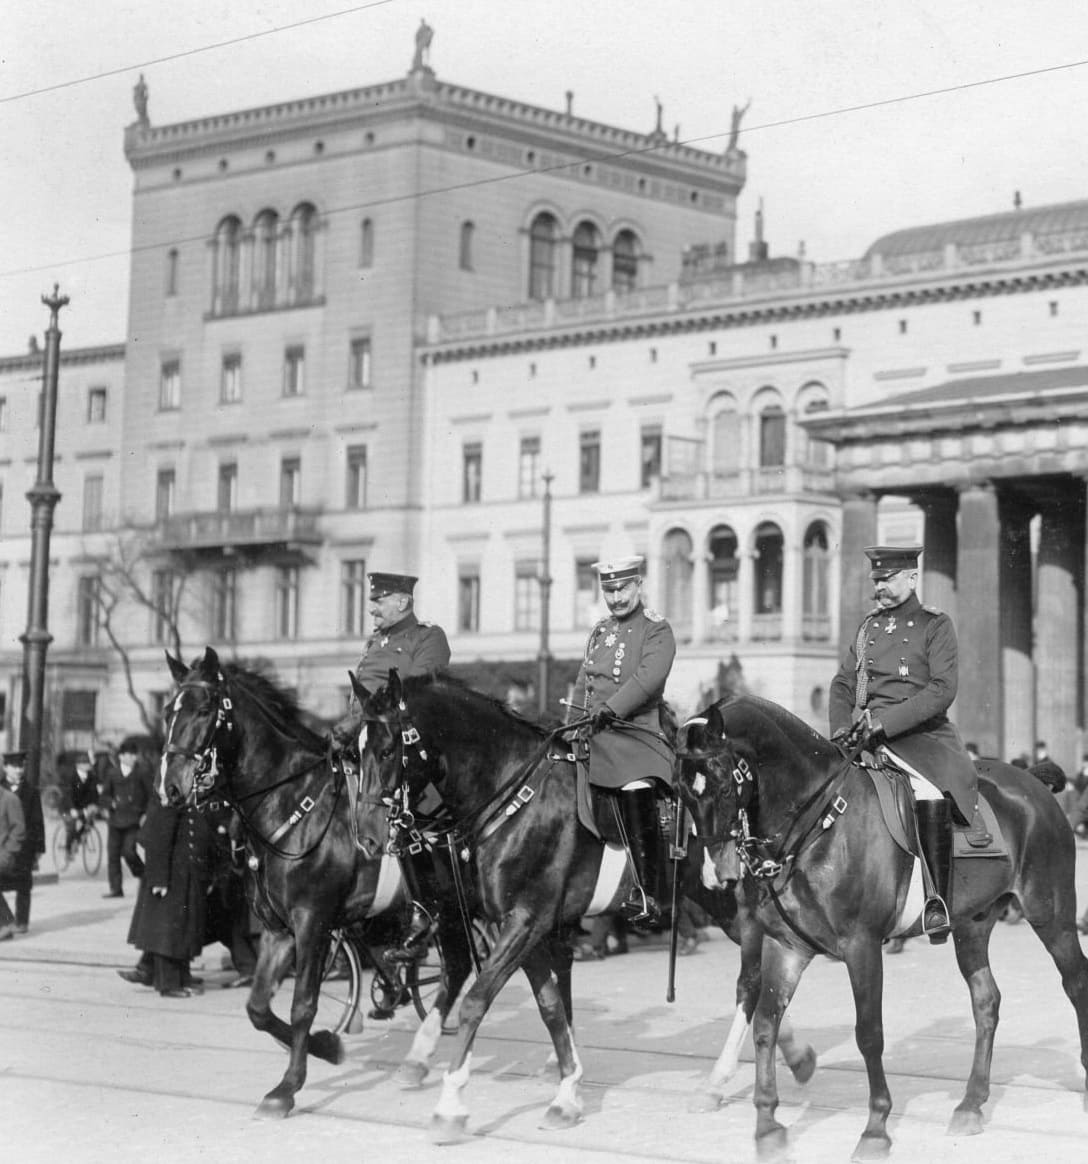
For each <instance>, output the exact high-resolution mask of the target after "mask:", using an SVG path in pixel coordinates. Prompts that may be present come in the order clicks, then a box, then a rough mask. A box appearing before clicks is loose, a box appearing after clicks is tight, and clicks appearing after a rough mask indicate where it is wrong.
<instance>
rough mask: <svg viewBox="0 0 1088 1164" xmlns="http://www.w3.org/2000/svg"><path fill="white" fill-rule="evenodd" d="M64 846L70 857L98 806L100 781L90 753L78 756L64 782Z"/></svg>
mask: <svg viewBox="0 0 1088 1164" xmlns="http://www.w3.org/2000/svg"><path fill="white" fill-rule="evenodd" d="M63 791H64V834H65V835H64V847H65V850H66V851H67V853H68V857H69V858H71V856H72V846H73V845H74V844H75V842H76V838H77V837H78V836H79V835H80V834H81V833H82V832H83V830H84V829H85V828H86V827H87V826H88V825H89V824H90V822H91V821H93V820H94V818H95V815H96V810H97V807H98V781H97V780H95V776H94V758H93V756H91V754H90V753H88V754H87V755H80V756H77V757H76V760H75V763H74V764H73V766H72V769H71V771H70V772H68V773H67V775H66V776H65V779H64V784H63Z"/></svg>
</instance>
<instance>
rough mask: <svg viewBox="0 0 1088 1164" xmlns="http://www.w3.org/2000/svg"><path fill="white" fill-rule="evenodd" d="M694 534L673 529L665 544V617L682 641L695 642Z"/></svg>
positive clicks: (668, 534) (663, 553)
mask: <svg viewBox="0 0 1088 1164" xmlns="http://www.w3.org/2000/svg"><path fill="white" fill-rule="evenodd" d="M691 555H692V542H691V535H690V534H689V533H688V532H687V531H686V530H682V529H673V530H669V532H668V533H667V534H666V535H665V540H664V543H663V544H662V564H663V565H664V567H665V617H666V618H668V620H669V622H670V623H671V624H672V629H673V631H674V632H675V634H676V637H677V638H678V639H682V640H684V641H690V639H691V613H692V611H691V578H692V561H691Z"/></svg>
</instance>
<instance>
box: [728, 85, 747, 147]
mask: <svg viewBox="0 0 1088 1164" xmlns="http://www.w3.org/2000/svg"><path fill="white" fill-rule="evenodd" d="M751 104H752V99H751V97H749V98H748V100H747V102H746V103H745V104H744V105H734V106H733V117H732V123H731V124H730V126H729V144H728V145H727V146H726V147H725V152H726V153H727V154H735V153H737V152H738V150H739V149H740V147H739V146H738V145H737V138H739V137H740V123H741V121H742V120H743V119H744V115H745V114H746V113H747V112H748V107H749V106H750V105H751Z"/></svg>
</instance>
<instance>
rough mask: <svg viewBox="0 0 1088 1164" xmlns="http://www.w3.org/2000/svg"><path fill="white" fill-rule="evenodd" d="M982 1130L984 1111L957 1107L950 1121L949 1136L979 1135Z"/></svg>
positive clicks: (947, 1133)
mask: <svg viewBox="0 0 1088 1164" xmlns="http://www.w3.org/2000/svg"><path fill="white" fill-rule="evenodd" d="M981 1131H982V1112H980V1111H974V1110H971V1109H969V1108H956V1110H955V1111H954V1112H953V1113H952V1118H951V1120H949V1121H948V1131H947V1132H946V1133H945V1134H946V1135H949V1136H977V1135H979V1133H980V1132H981Z"/></svg>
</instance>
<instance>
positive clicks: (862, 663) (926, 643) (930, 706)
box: [828, 593, 978, 822]
mask: <svg viewBox="0 0 1088 1164" xmlns="http://www.w3.org/2000/svg"><path fill="white" fill-rule="evenodd" d="M957 683H958V664H957V646H956V632H955V630H954V629H953V627H952V620H951V619H950V618H949V617H948V615H947V614H944V613H942V612H941V611H939V610H935V609H934V608H933V607H931V606H923V605H922V603H921V602H919V601H918V597H917V595H915V594H914V593H911V595H910V596H909V597H908V598H907V599H906V601H905V602H902V603H901V604H900V605H899V606H895V607H892V608H891V609H890V610H884V609H881V608H879V607H878V608H877V609H876V610H873V611H870V612H869V614H867V615H866V616H865V619H864V620H863V621H862V624H861V626H860V627H859V629H858V634H857V638H856V639H855V641H854V643H853V644H852V645H851V647H850V650H849V652H848V653H847V656H846V658H845V659H844V660H843V664H842V667H841V668H840V669H839V672H838V674H837V675H836V676H835V678H834V679H833V680H832V681H831V692H830V697H829V700H828V715H829V718H830V721H831V734H832V735H834V734H835V733H836V732H837V731H840V730H842V729H845V728H849V727H850V725H851V723H852V722H853V720H854V719H856V718H857V716H858V715H859V714H860V713H861V712H862V711H864V710H866V709H868V710H869V711H870V712H871V713H872V716H873V718H874V719H876V720H879V721H880V723H881V724H883V726H884V732H885V735H886V736H887V737H888V743H889V744H890V746H891V748H892V750H893V751H894V752H896V753H898V754H899V755H900V756H902V757H903V759H904V760H906V761H907V763H908V764H911V765H912V766H913V767H915V768H917V769H918V771H919V772H921V773H922V775H923V776H925V777H926V778H927V779H928V780H931V781H932V782H933V783H934V784H935V785H936V786H937V787H938V788H939V789H940V790H941V791H942V792H945V793H948V794H949V795H950V796H951V797H952V799H953V801H954V803H955V806H956V810H957V812H958V813H959V815H960V816H961V817H962V818H963V820H964V821H965V822H969V821H970V820H971V817H972V816H973V815H974V811H975V805H976V803H977V801H978V780H977V776H976V773H975V766H974V764H973V763H972V762H971V757H970V756H968V754H967V750H966V749H965V748H964V746H963V742H962V740H961V739H960V735H959V732H958V731H957V730H956V728H955V726H954V725H953V724H951V723H950V722H949V720H948V716H947V714H946V712H947V711H948V708H949V707H950V706H951V705H952V701H953V700H954V699H955V698H956V687H957ZM859 696H860V697H859Z"/></svg>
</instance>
